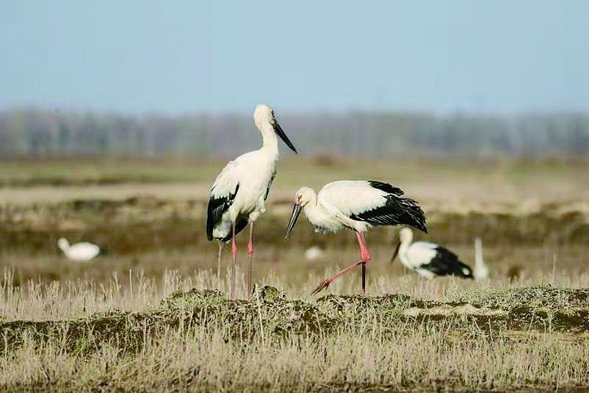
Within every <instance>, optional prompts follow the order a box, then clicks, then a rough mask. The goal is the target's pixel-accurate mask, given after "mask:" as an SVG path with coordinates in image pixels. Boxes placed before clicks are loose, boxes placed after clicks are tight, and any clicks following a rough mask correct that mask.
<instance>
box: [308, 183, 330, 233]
mask: <svg viewBox="0 0 589 393" xmlns="http://www.w3.org/2000/svg"><path fill="white" fill-rule="evenodd" d="M303 211H304V212H305V215H306V216H307V219H308V220H309V221H310V222H311V224H313V225H315V226H323V225H324V223H323V221H324V220H325V219H326V218H328V217H329V215H328V214H327V212H326V211H325V209H324V208H323V206H320V205H319V204H318V203H317V194H316V193H315V192H314V191H313V194H311V199H310V200H309V202H308V203H307V204H306V205H305V207H304V208H303Z"/></svg>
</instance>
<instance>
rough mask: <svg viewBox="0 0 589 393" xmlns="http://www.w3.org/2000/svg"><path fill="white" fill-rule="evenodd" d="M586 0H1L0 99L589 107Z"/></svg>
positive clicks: (145, 106) (222, 106)
mask: <svg viewBox="0 0 589 393" xmlns="http://www.w3.org/2000/svg"><path fill="white" fill-rule="evenodd" d="M587 15H589V1H583V0H578V1H574V0H560V1H557V0H550V1H544V0H493V1H486V0H447V1H443V0H427V1H426V0H406V1H386V0H385V1H376V0H374V1H361V2H360V1H354V2H352V1H350V2H346V1H316V0H315V1H310V0H309V1H308V0H301V1H296V2H295V1H292V2H291V1H289V2H287V1H276V0H274V1H258V0H249V1H245V0H244V1H237V0H235V1H223V0H219V1H210V2H205V1H194V0H192V1H190V0H175V1H167V2H166V1H161V0H119V1H113V0H101V1H95V0H47V1H39V0H19V1H11V0H0V56H1V57H0V108H7V107H15V106H22V105H27V106H30V105H36V106H43V107H50V108H64V109H65V108H77V109H95V110H113V111H121V112H147V111H159V112H171V113H181V112H199V111H216V112H219V111H234V112H235V111H237V112H250V111H252V110H253V108H254V106H255V105H256V104H257V103H259V102H265V103H268V104H270V105H273V106H275V107H276V108H280V110H281V111H289V112H297V111H307V110H332V111H345V110H349V109H359V110H363V109H391V110H415V111H436V112H448V111H450V112H454V111H466V112H481V111H483V112H521V111H575V110H585V111H586V110H589V38H588V37H589V23H587V22H586V20H587Z"/></svg>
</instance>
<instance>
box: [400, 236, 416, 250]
mask: <svg viewBox="0 0 589 393" xmlns="http://www.w3.org/2000/svg"><path fill="white" fill-rule="evenodd" d="M412 241H413V232H407V235H405V236H403V238H402V239H401V245H400V246H399V254H401V255H402V254H405V253H406V252H407V249H408V248H409V246H410V245H411V242H412Z"/></svg>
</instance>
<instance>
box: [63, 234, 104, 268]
mask: <svg viewBox="0 0 589 393" xmlns="http://www.w3.org/2000/svg"><path fill="white" fill-rule="evenodd" d="M57 246H58V247H59V248H60V249H61V251H63V253H64V254H65V256H66V257H67V258H68V259H71V260H72V261H77V262H86V261H89V260H91V259H93V258H95V257H96V256H97V255H98V254H100V247H98V246H97V245H96V244H92V243H88V242H82V243H76V244H72V245H70V243H69V242H68V241H67V239H65V238H63V237H62V238H59V240H57Z"/></svg>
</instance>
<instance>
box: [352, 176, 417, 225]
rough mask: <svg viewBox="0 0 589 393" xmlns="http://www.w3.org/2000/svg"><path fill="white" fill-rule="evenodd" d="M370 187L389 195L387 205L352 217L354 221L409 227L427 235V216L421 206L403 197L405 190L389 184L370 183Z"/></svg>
mask: <svg viewBox="0 0 589 393" xmlns="http://www.w3.org/2000/svg"><path fill="white" fill-rule="evenodd" d="M369 183H370V186H371V187H374V188H376V189H379V190H381V191H384V192H386V193H387V195H386V204H385V205H384V206H380V207H377V208H376V209H372V210H370V211H366V212H362V213H360V214H353V215H351V216H350V218H351V219H353V220H358V221H366V222H369V223H371V224H373V225H409V226H411V227H413V228H415V229H419V230H420V231H423V232H425V233H427V226H426V223H425V214H424V213H423V210H421V207H419V204H418V203H417V202H416V201H414V200H413V199H411V198H406V197H403V196H402V195H403V190H401V189H400V188H397V187H395V186H393V185H391V184H388V183H382V182H378V181H373V180H371V181H369Z"/></svg>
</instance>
